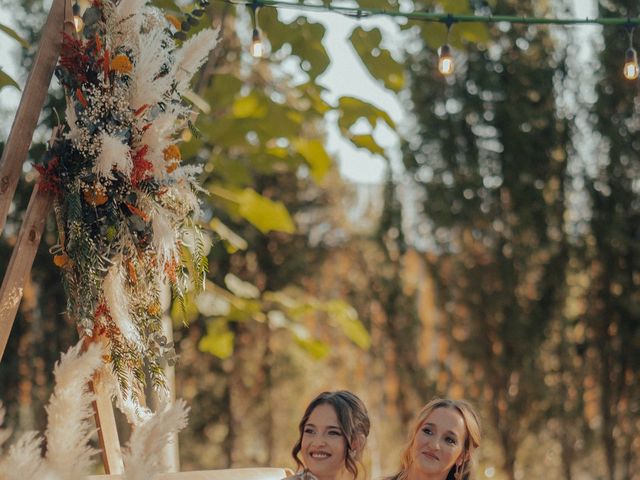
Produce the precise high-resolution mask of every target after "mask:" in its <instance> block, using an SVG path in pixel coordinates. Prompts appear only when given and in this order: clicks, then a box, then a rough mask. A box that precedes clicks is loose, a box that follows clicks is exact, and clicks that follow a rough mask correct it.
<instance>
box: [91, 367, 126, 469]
mask: <svg viewBox="0 0 640 480" xmlns="http://www.w3.org/2000/svg"><path fill="white" fill-rule="evenodd" d="M103 368H110V367H109V366H105V367H103ZM102 375H103V374H102V373H101V371H100V370H98V371H97V372H96V374H95V375H94V376H93V380H92V381H91V383H90V385H89V386H90V388H91V390H92V391H93V393H94V394H95V396H96V399H95V400H94V402H93V412H94V418H95V421H96V427H98V442H99V443H100V453H101V454H102V463H103V465H104V471H105V473H108V474H112V473H124V462H123V459H122V450H121V448H120V438H119V437H118V429H117V427H116V418H115V415H114V413H113V402H112V401H111V395H110V394H109V391H108V389H107V387H106V386H105V385H104V383H103V381H102Z"/></svg>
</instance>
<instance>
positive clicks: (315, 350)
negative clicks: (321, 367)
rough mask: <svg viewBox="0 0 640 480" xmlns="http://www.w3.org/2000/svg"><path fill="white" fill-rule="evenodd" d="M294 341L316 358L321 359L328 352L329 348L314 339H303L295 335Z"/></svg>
mask: <svg viewBox="0 0 640 480" xmlns="http://www.w3.org/2000/svg"><path fill="white" fill-rule="evenodd" d="M295 340H296V343H297V344H298V345H299V346H300V347H301V348H302V349H303V350H304V351H305V352H306V353H308V354H309V355H311V357H313V358H314V359H316V360H322V359H323V358H324V357H326V356H327V355H328V354H329V351H330V350H331V348H330V347H329V345H327V344H326V343H324V342H321V341H320V340H316V339H304V338H300V337H296V339H295Z"/></svg>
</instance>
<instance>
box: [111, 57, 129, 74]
mask: <svg viewBox="0 0 640 480" xmlns="http://www.w3.org/2000/svg"><path fill="white" fill-rule="evenodd" d="M132 69H133V64H132V63H131V60H129V57H127V56H126V55H124V54H122V53H121V54H120V55H116V56H115V57H113V58H112V59H111V70H115V71H116V72H120V73H130V72H131V70H132Z"/></svg>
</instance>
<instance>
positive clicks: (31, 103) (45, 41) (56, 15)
mask: <svg viewBox="0 0 640 480" xmlns="http://www.w3.org/2000/svg"><path fill="white" fill-rule="evenodd" d="M63 26H64V29H65V31H66V32H67V33H72V32H73V30H72V29H73V9H72V7H71V0H53V4H52V5H51V10H50V11H49V16H48V17H47V22H46V23H45V25H44V28H43V30H42V36H41V38H40V43H39V44H38V51H37V53H36V57H35V60H34V63H33V68H32V69H31V72H30V73H29V77H28V78H27V84H26V85H25V87H24V91H23V92H22V98H21V99H20V105H19V106H18V111H17V112H16V117H15V119H14V120H13V125H12V126H11V133H9V138H8V139H7V144H6V145H5V147H4V151H3V152H2V159H0V232H2V230H4V225H5V223H6V220H7V214H8V213H9V207H10V206H11V201H12V199H13V194H14V193H15V191H16V186H17V185H18V180H19V179H20V174H21V172H22V164H23V163H24V160H25V158H26V157H27V152H28V151H29V145H31V139H32V138H33V131H34V130H35V128H36V125H37V123H38V117H39V116H40V112H41V111H42V106H43V105H44V101H45V99H46V98H47V91H48V90H49V84H50V83H51V77H52V76H53V71H54V69H55V67H56V63H58V57H59V55H60V49H61V47H62V28H61V27H63Z"/></svg>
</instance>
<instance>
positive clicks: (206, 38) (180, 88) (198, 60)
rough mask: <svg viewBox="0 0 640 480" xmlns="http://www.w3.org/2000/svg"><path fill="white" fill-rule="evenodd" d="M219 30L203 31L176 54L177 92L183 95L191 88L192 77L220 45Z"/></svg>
mask: <svg viewBox="0 0 640 480" xmlns="http://www.w3.org/2000/svg"><path fill="white" fill-rule="evenodd" d="M219 32H220V30H219V29H215V30H213V29H211V28H207V29H205V30H201V31H200V32H198V34H197V35H194V36H193V37H191V38H190V39H189V40H187V41H186V42H185V43H184V44H183V45H182V48H181V49H180V50H178V51H177V52H176V63H175V65H174V66H173V74H174V76H175V79H176V84H177V86H176V91H177V92H178V93H179V94H180V95H182V93H183V92H184V91H185V90H186V89H187V88H188V87H189V82H190V81H191V77H193V74H194V73H196V70H198V68H199V67H200V65H202V63H203V62H204V61H205V59H206V58H207V55H208V54H209V52H210V51H211V50H213V49H214V48H215V47H216V45H217V44H218V33H219Z"/></svg>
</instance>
